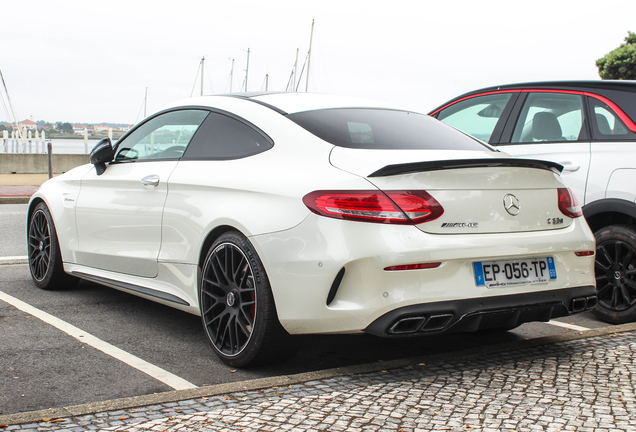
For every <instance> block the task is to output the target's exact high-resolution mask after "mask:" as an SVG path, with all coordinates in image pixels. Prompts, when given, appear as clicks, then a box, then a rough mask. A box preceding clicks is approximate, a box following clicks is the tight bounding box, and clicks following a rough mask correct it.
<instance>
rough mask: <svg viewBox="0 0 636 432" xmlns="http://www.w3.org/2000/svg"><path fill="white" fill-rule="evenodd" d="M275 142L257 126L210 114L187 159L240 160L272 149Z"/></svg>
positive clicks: (188, 152)
mask: <svg viewBox="0 0 636 432" xmlns="http://www.w3.org/2000/svg"><path fill="white" fill-rule="evenodd" d="M273 145H274V143H273V141H272V140H271V139H270V138H269V137H267V136H266V135H265V134H264V133H262V132H259V131H257V130H256V128H254V127H253V126H249V125H248V124H246V123H243V122H241V121H239V120H237V119H234V118H232V117H229V116H226V115H223V114H219V113H214V112H213V113H210V115H209V117H208V118H207V119H206V121H205V122H204V123H203V125H201V128H200V129H199V132H198V133H197V134H196V136H195V137H194V139H193V140H192V144H191V145H190V146H189V147H188V149H187V150H186V152H185V154H184V155H183V158H184V159H211V160H228V159H240V158H244V157H248V156H253V155H255V154H258V153H261V152H264V151H266V150H269V149H270V148H272V146H273Z"/></svg>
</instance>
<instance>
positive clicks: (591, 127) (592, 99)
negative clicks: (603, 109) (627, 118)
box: [585, 96, 634, 142]
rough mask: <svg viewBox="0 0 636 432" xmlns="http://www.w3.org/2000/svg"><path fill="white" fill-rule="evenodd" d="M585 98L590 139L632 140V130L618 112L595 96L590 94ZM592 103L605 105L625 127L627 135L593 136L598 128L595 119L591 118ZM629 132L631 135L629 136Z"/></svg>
mask: <svg viewBox="0 0 636 432" xmlns="http://www.w3.org/2000/svg"><path fill="white" fill-rule="evenodd" d="M585 100H586V103H585V105H586V108H587V111H588V118H589V122H588V123H589V135H590V141H593V142H633V141H634V132H632V131H631V130H630V129H629V128H628V127H627V125H625V123H624V122H623V120H622V119H621V118H620V116H619V115H618V114H616V112H615V111H614V110H613V109H612V107H611V106H609V105H607V104H604V102H603V101H602V100H600V99H598V98H595V97H590V96H586V97H585ZM593 103H596V104H598V105H599V106H602V105H603V104H604V105H606V106H607V109H608V110H609V111H610V112H611V113H612V114H613V115H614V117H616V118H617V119H618V120H619V121H620V122H621V123H622V124H623V126H624V127H625V128H626V129H627V131H628V134H627V136H625V138H618V139H616V138H614V139H607V138H596V137H595V133H596V130H597V129H598V124H597V122H596V119H595V118H594V119H593V118H592V114H593V113H594V107H593V106H592V104H593ZM630 134H631V136H630ZM599 135H603V134H601V133H600V131H599ZM613 136H617V135H613Z"/></svg>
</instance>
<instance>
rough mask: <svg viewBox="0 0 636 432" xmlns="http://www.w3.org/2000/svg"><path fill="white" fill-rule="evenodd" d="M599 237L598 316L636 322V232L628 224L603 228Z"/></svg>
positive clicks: (623, 321) (597, 264) (610, 320)
mask: <svg viewBox="0 0 636 432" xmlns="http://www.w3.org/2000/svg"><path fill="white" fill-rule="evenodd" d="M595 237H596V262H595V268H594V271H595V275H596V293H597V297H598V303H597V305H596V308H595V310H594V313H595V315H596V316H598V317H599V318H601V319H602V320H604V321H607V322H610V323H613V324H621V323H625V322H630V321H633V320H634V319H636V231H634V229H633V228H631V227H629V226H625V225H611V226H608V227H604V228H601V229H600V230H599V231H597V232H596V233H595Z"/></svg>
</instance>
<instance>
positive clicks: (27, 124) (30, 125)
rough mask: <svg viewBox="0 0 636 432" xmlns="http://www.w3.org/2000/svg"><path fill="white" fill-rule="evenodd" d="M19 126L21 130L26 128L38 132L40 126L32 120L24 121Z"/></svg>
mask: <svg viewBox="0 0 636 432" xmlns="http://www.w3.org/2000/svg"><path fill="white" fill-rule="evenodd" d="M18 125H19V126H20V129H22V128H23V127H25V128H27V129H31V130H37V128H38V124H37V123H36V122H34V121H33V120H31V119H26V120H22V121H21V122H20V123H18Z"/></svg>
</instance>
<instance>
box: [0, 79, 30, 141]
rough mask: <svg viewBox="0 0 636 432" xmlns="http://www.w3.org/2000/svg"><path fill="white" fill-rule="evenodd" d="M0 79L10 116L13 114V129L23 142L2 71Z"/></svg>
mask: <svg viewBox="0 0 636 432" xmlns="http://www.w3.org/2000/svg"><path fill="white" fill-rule="evenodd" d="M0 78H2V85H3V86H4V92H5V93H6V94H7V102H9V108H11V114H13V122H14V124H15V128H16V130H17V131H18V136H19V137H20V141H22V142H25V139H24V137H23V136H22V131H21V130H20V127H19V126H18V118H17V117H16V115H15V110H14V109H13V104H12V103H11V98H10V97H9V89H7V83H6V82H4V75H2V70H0Z"/></svg>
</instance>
